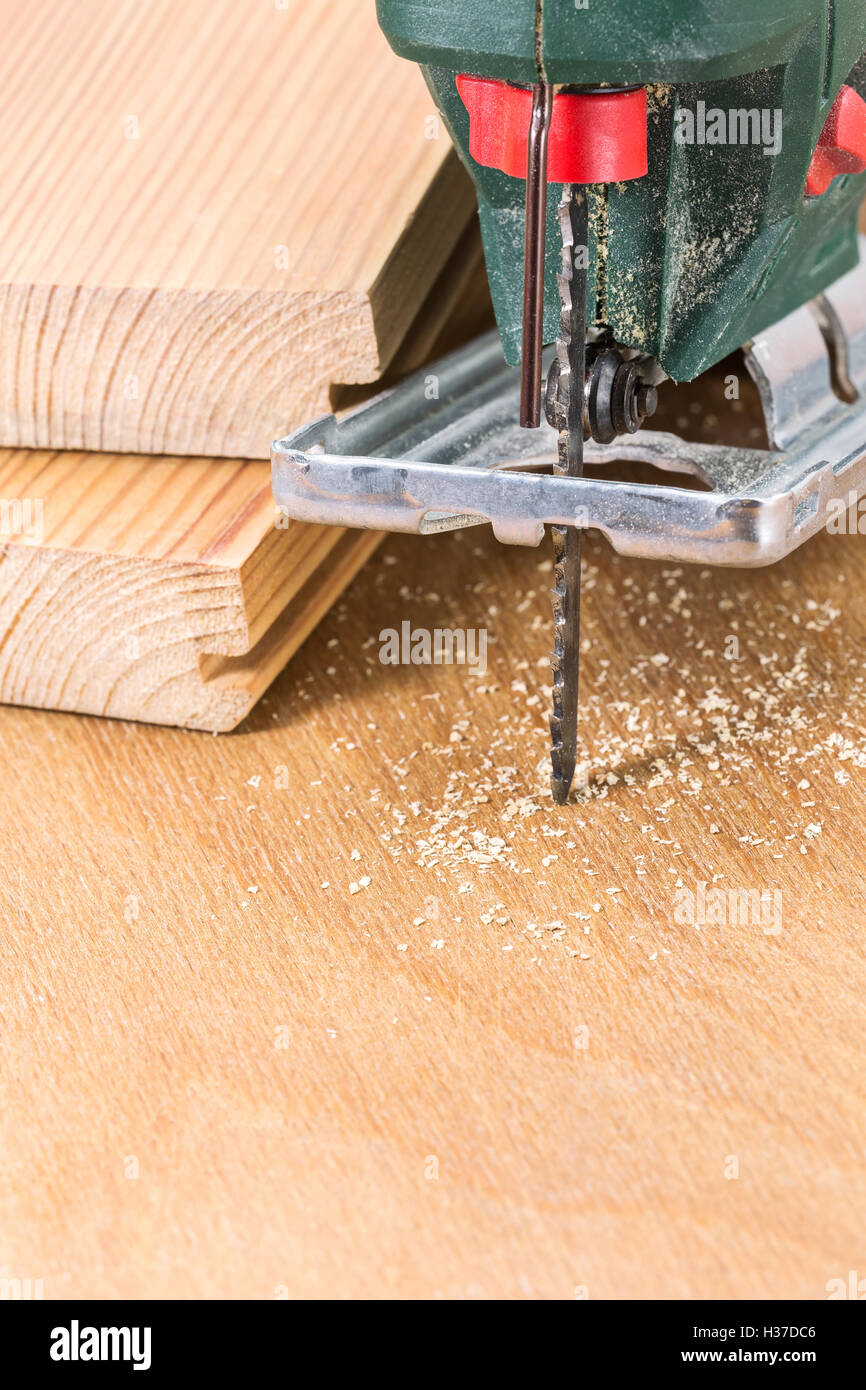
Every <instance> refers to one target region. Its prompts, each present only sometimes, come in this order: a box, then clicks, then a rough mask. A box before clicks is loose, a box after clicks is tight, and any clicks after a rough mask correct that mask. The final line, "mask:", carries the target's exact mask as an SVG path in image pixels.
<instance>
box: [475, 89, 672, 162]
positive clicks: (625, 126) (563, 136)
mask: <svg viewBox="0 0 866 1390" xmlns="http://www.w3.org/2000/svg"><path fill="white" fill-rule="evenodd" d="M457 90H458V91H459V93H460V96H461V98H462V100H463V105H464V106H465V107H466V110H467V111H468V112H469V121H470V137H469V153H470V154H471V155H472V158H473V159H474V160H476V161H477V162H478V163H479V164H483V165H484V166H485V168H488V169H501V170H502V172H503V173H504V174H510V175H511V176H512V177H513V178H518V179H525V178H526V142H527V138H528V135H529V122H530V117H531V114H532V92H531V90H530V89H529V88H527V87H514V86H512V85H511V83H509V82H499V81H497V80H495V79H494V78H490V77H472V76H470V75H468V74H467V73H463V74H461V75H460V76H459V77H458V78H457ZM646 122H647V105H646V89H645V88H643V87H635V88H631V89H629V90H626V91H611V92H607V91H605V90H604V89H603V88H601V89H598V90H596V91H593V92H567V91H566V92H557V93H556V94H555V96H554V98H553V117H552V121H551V126H550V135H549V137H548V155H547V182H548V183H570V184H587V183H619V182H622V181H624V180H626V179H640V178H643V176H644V174H645V173H646V172H647V130H646Z"/></svg>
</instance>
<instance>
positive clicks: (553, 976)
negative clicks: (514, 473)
mask: <svg viewBox="0 0 866 1390" xmlns="http://www.w3.org/2000/svg"><path fill="white" fill-rule="evenodd" d="M745 385H746V383H745V379H743V386H744V388H745ZM705 389H706V392H707V394H706V395H704V396H703V397H701V398H700V401H699V404H700V406H701V408H700V409H699V410H698V411H697V412H692V411H691V409H690V408H689V404H688V403H686V404H685V405H684V406H683V408H682V409H683V418H684V419H685V421H686V425H687V426H688V425H689V422H691V428H692V432H693V433H694V434H695V436H696V437H699V438H707V437H708V436H709V435H710V434H711V433H712V432H713V431H718V429H719V422H720V421H722V422H724V423H725V425H726V426H730V425H731V424H732V423H733V424H736V423H737V422H738V421H739V422H740V424H738V425H737V428H738V430H739V437H740V438H741V439H742V440H743V441H751V442H755V440H754V437H753V436H752V435H751V431H752V430H753V429H757V428H758V426H757V424H756V423H755V422H754V420H753V419H750V417H749V415H748V411H747V410H744V411H742V412H740V413H739V414H737V413H734V414H732V413H731V411H730V408H729V403H728V402H727V401H726V399H725V395H724V387H723V381H722V379H721V378H716V379H715V380H712V379H711V380H710V381H709V382H708V383H707V385H706V388H705ZM689 399H690V398H688V397H687V398H686V400H687V402H688V400H689ZM744 403H745V394H744ZM714 417H715V418H714ZM665 422H666V423H670V421H669V420H668V419H666V421H665ZM191 467H192V468H193V469H194V468H196V467H197V465H191ZM218 467H222V468H224V469H225V470H226V473H227V474H228V473H229V472H230V466H229V465H219V466H218ZM214 485H215V484H214ZM214 505H217V504H216V502H214ZM128 524H129V525H130V526H132V527H135V526H136V525H138V524H143V523H141V522H140V521H139V522H137V521H136V519H135V509H134V506H131V507H130V519H129V522H128ZM134 543H135V533H133V534H132V535H131V537H130V544H134ZM185 544H186V542H184V540H183V539H182V537H180V536H178V535H177V534H176V531H175V530H174V528H173V527H171V526H170V527H169V530H168V532H167V534H166V537H165V554H166V559H167V560H169V559H170V558H171V557H172V556H176V555H177V554H178V553H179V551H180V550H182V549H183V547H184V545H185ZM230 544H231V543H230V542H229V541H228V540H227V541H226V545H227V546H230ZM190 545H191V551H190V553H193V552H195V553H198V554H200V553H201V552H200V551H196V550H195V546H196V542H195V541H192V542H190ZM233 553H234V555H235V557H237V555H238V554H239V553H240V552H239V549H236V550H235V551H234V552H233ZM862 559H863V547H862V537H860V536H857V535H850V536H834V535H829V534H826V533H824V534H822V535H821V536H819V537H817V538H816V539H815V540H813V541H810V542H809V543H808V545H806V546H805V547H804V548H803V549H802V550H801V551H799V552H798V553H797V554H795V555H794V556H792V557H790V558H789V559H788V560H786V561H785V562H783V563H782V564H781V565H779V566H776V567H773V568H770V569H767V570H757V571H751V572H748V571H732V572H724V571H721V570H715V571H713V570H708V569H702V568H699V567H688V566H677V565H668V564H651V563H644V562H640V561H635V560H627V559H622V558H619V557H617V556H615V555H614V554H613V553H612V552H611V550H610V549H609V548H608V547H607V545H606V544H605V543H604V542H603V541H601V540H600V539H598V538H597V537H590V538H588V539H587V542H586V549H585V560H584V564H585V574H586V584H585V593H584V604H583V636H584V639H585V644H586V650H585V654H584V667H583V706H584V718H583V721H582V726H581V738H582V747H583V754H584V755H585V756H586V757H587V758H588V759H589V761H590V763H591V766H592V769H593V791H592V794H591V796H590V797H589V799H588V800H587V801H585V802H582V803H580V802H579V803H575V804H572V805H569V806H567V807H564V808H556V807H554V806H552V805H551V803H550V801H549V797H548V793H547V742H548V731H547V720H546V715H547V709H548V701H549V686H550V673H549V668H548V664H547V659H548V653H549V648H550V611H549V590H550V586H551V570H550V555H549V551H548V550H547V548H546V547H542V548H541V549H539V550H537V551H533V550H526V549H520V548H509V547H506V546H498V545H497V544H496V543H495V542H494V541H493V539H492V538H491V537H490V535H489V533H488V532H487V531H486V530H485V529H483V528H482V529H478V530H473V531H467V532H464V533H459V534H457V535H452V536H438V537H430V538H427V539H418V538H414V537H403V538H389V539H388V541H387V542H386V544H385V545H384V546H383V547H382V549H381V550H380V551H379V553H378V554H377V555H376V556H374V557H373V559H372V560H371V561H370V563H369V564H368V565H367V566H366V567H365V569H364V571H363V572H362V573H361V574H360V575H359V576H358V578H357V579H356V580H355V581H354V583H353V585H352V587H351V588H350V590H349V591H348V592H347V594H346V596H345V598H344V600H343V601H342V602H341V603H340V604H338V605H337V606H336V607H335V608H334V609H333V610H332V611H331V612H330V613H329V614H328V616H327V617H326V618H325V619H324V621H323V622H322V623H321V625H320V627H319V628H318V630H317V631H316V632H315V633H313V634H312V636H311V637H310V638H309V640H308V641H307V642H306V644H305V645H304V647H303V649H302V650H301V651H300V652H299V653H298V655H297V657H296V658H295V660H294V662H293V663H292V666H291V667H290V668H289V669H288V670H287V671H286V672H285V673H284V674H283V675H282V676H281V678H280V679H279V680H278V681H277V682H276V684H275V685H274V687H273V688H272V690H271V691H270V692H268V694H267V695H266V696H265V698H264V700H263V701H262V702H261V703H260V704H259V706H258V708H257V709H256V710H255V711H254V712H253V713H252V715H251V716H250V717H249V718H248V719H247V720H246V722H245V723H244V725H243V727H242V729H241V730H240V731H239V732H238V733H237V734H236V735H233V736H231V737H229V738H219V739H212V738H203V737H200V736H197V735H190V734H186V733H183V732H181V731H177V730H172V729H160V728H152V727H146V726H143V725H125V724H120V723H116V722H112V721H105V720H89V719H69V718H65V717H60V716H57V715H51V714H44V713H37V712H31V711H26V710H11V709H8V708H7V709H3V710H0V775H2V783H3V787H4V797H3V802H2V806H0V823H2V830H0V843H2V859H3V868H4V895H3V912H2V914H0V915H2V925H0V932H2V937H0V952H2V958H3V971H2V974H0V1017H2V1020H3V1055H4V1064H3V1067H2V1069H0V1088H2V1094H0V1230H2V1232H3V1247H2V1263H3V1264H4V1265H5V1266H6V1267H7V1269H8V1272H9V1274H10V1275H12V1276H15V1277H20V1278H25V1277H30V1278H41V1279H43V1281H44V1292H45V1296H46V1297H48V1298H50V1297H52V1296H56V1295H58V1294H60V1295H74V1296H84V1297H133V1296H144V1295H151V1296H160V1297H181V1298H190V1297H192V1298H196V1297H203V1296H210V1297H221V1298H238V1297H265V1298H269V1297H273V1296H274V1294H275V1292H276V1291H278V1290H280V1291H284V1292H288V1293H289V1294H290V1295H291V1296H298V1297H301V1296H328V1297H374V1296H394V1297H435V1296H437V1295H443V1296H445V1297H448V1298H472V1297H481V1296H485V1295H486V1296H488V1297H506V1298H523V1297H530V1298H531V1297H555V1298H571V1297H573V1296H574V1292H575V1290H576V1289H586V1290H588V1292H589V1295H590V1297H591V1298H605V1297H608V1298H621V1299H629V1298H657V1297H664V1296H667V1297H675V1298H678V1297H696V1298H736V1299H740V1298H749V1297H755V1298H775V1299H778V1298H788V1297H794V1298H807V1299H809V1298H816V1299H821V1298H825V1297H826V1296H827V1291H828V1290H827V1285H828V1281H830V1280H832V1279H836V1278H841V1279H843V1280H844V1279H846V1278H847V1271H848V1270H850V1269H858V1270H860V1271H861V1273H862V1271H863V1269H864V1257H863V1251H864V1245H866V1169H864V1164H863V1159H862V1155H863V1152H864V1149H866V1118H864V1117H866V1106H864V1067H863V1057H864V1053H866V1013H864V1009H863V1002H862V1001H863V998H864V993H866V941H864V932H863V930H862V923H863V894H864V888H866V878H864V869H863V829H862V827H863V824H864V820H866V718H864V708H866V673H864V654H866V572H864V567H863V563H862ZM861 600H863V601H861ZM403 621H409V622H411V624H412V625H413V627H416V628H418V627H425V628H428V629H429V628H432V627H437V626H448V627H451V628H453V627H463V628H473V629H485V630H486V631H487V633H488V637H489V645H488V657H489V670H488V673H487V674H486V676H483V677H482V676H479V675H475V676H473V675H472V674H470V672H469V671H467V669H466V668H464V667H456V666H452V667H436V668H431V667H417V666H400V667H390V666H383V665H382V664H381V663H380V661H379V659H378V653H379V634H380V632H381V631H382V630H383V629H386V628H399V627H400V624H401V623H402V622H403ZM34 630H35V629H34ZM731 638H736V639H737V644H736V647H735V646H734V644H732V642H731V641H730V639H731ZM737 648H738V650H737ZM701 883H705V884H706V885H707V886H708V888H712V887H721V888H723V889H725V890H726V891H730V890H732V889H733V890H746V891H755V890H757V891H759V892H763V893H766V894H768V895H769V898H768V901H769V902H770V907H771V913H772V909H773V907H774V899H773V894H776V893H779V894H780V895H781V896H780V899H779V900H778V902H779V908H780V918H781V921H780V926H781V930H780V931H779V933H778V935H776V934H773V933H772V932H771V933H767V932H765V931H764V929H763V926H762V925H761V924H755V923H754V922H752V921H751V920H749V919H748V918H747V919H746V920H744V921H742V922H740V921H737V920H733V919H732V920H728V921H726V922H725V923H719V922H716V923H713V922H712V921H705V922H703V923H701V922H700V921H694V922H688V921H684V920H682V915H681V914H680V915H679V916H678V912H679V906H680V900H679V899H678V896H677V895H678V893H679V892H680V890H681V889H688V890H689V891H690V892H692V893H693V894H696V893H697V891H698V885H700V884H701ZM353 885H354V887H353ZM559 924H561V925H559ZM769 924H770V925H771V926H772V925H773V919H772V915H771V916H770V918H769ZM735 1173H737V1174H738V1176H734V1174H735Z"/></svg>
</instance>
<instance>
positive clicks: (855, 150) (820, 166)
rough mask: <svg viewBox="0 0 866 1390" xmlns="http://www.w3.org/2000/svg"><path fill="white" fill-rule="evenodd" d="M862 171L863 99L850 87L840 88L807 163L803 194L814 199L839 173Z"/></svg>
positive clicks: (865, 154) (865, 139) (865, 161)
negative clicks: (807, 169) (809, 161)
mask: <svg viewBox="0 0 866 1390" xmlns="http://www.w3.org/2000/svg"><path fill="white" fill-rule="evenodd" d="M864 170H866V101H864V100H863V98H862V97H861V96H860V94H859V92H855V91H854V88H853V87H842V88H841V89H840V91H839V95H838V96H837V98H836V100H835V101H834V103H833V106H832V109H831V111H830V114H829V116H828V117H827V121H826V124H825V126H824V129H823V130H822V131H821V138H820V140H819V141H818V145H817V148H816V150H815V153H814V154H813V156H812V163H811V164H810V165H809V173H808V174H807V176H806V195H807V197H810V198H818V197H820V196H821V194H822V193H826V192H827V189H828V188H829V187H830V184H831V183H832V182H833V180H834V179H835V178H836V177H837V176H838V175H839V174H862V173H863V172H864Z"/></svg>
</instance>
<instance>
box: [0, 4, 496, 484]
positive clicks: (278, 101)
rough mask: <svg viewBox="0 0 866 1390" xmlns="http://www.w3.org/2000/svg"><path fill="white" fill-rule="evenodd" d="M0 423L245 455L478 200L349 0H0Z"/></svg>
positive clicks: (358, 366) (371, 352)
mask: <svg viewBox="0 0 866 1390" xmlns="http://www.w3.org/2000/svg"><path fill="white" fill-rule="evenodd" d="M0 19H2V22H3V33H4V42H3V45H2V49H0V442H2V443H4V444H6V445H10V446H14V445H17V446H24V447H33V448H50V449H70V450H82V449H86V450H106V451H120V452H132V453H149V454H170V455H178V454H189V455H202V456H204V455H211V456H215V457H232V458H235V457H236V458H264V457H266V456H267V450H268V447H269V444H270V441H271V439H272V438H274V437H276V436H278V435H281V434H284V433H285V432H286V431H287V430H288V428H289V427H290V426H292V425H296V424H298V423H300V422H303V420H305V419H307V418H309V417H311V416H314V415H316V414H319V413H321V412H322V411H323V410H327V408H328V400H329V391H330V388H331V386H332V385H333V384H341V385H343V384H352V383H362V382H372V381H374V380H376V378H378V377H379V376H380V375H381V373H382V372H383V371H384V370H385V368H386V367H387V366H388V364H389V363H390V361H391V360H392V358H393V356H394V354H395V352H396V350H397V348H398V346H399V344H400V343H401V341H402V340H403V339H404V338H405V335H406V333H407V331H408V329H409V327H410V325H411V323H412V322H413V320H414V318H415V316H416V315H417V313H418V311H419V309H420V307H421V304H422V302H423V301H424V299H425V297H426V295H427V293H428V291H429V290H430V289H431V287H432V286H433V285H434V283H435V281H436V278H437V276H438V275H439V273H440V272H441V270H442V268H443V266H444V265H445V263H446V261H447V259H448V256H449V255H450V253H451V251H452V250H453V248H454V247H455V246H456V244H457V242H458V240H459V238H460V235H461V233H462V232H463V230H464V228H465V227H466V226H467V224H468V223H469V221H470V219H471V217H472V213H473V210H474V198H473V193H472V189H471V184H470V181H469V179H468V177H467V176H466V174H465V173H464V172H463V170H462V168H461V167H460V166H459V164H458V162H457V160H456V156H454V154H453V152H451V151H450V147H449V142H448V139H447V135H445V134H444V132H443V133H442V134H441V138H434V139H428V138H426V137H427V135H428V134H429V133H433V132H435V125H434V126H432V127H430V126H428V120H429V118H430V117H431V116H432V115H433V114H434V112H433V105H432V102H431V98H430V96H429V93H428V92H427V89H426V87H425V85H424V82H423V80H422V78H421V76H420V74H419V73H418V71H417V70H416V69H415V67H414V65H412V64H410V63H405V62H401V61H400V60H399V59H397V58H396V57H395V56H394V55H393V54H392V53H391V51H390V49H389V48H388V45H387V44H386V42H385V40H384V38H383V37H382V36H381V34H380V32H379V30H378V27H377V24H376V16H375V6H374V5H373V4H372V3H371V4H358V3H357V0H331V3H329V4H328V5H322V4H320V3H318V0H290V3H289V4H287V5H285V6H282V7H277V6H275V5H274V4H272V3H262V0H151V2H150V3H149V4H147V5H141V4H139V3H138V0H76V4H75V5H64V6H63V7H62V22H61V18H60V15H59V13H58V8H57V5H56V4H55V3H54V0H33V3H31V4H28V5H26V6H21V5H19V4H15V3H13V0H0Z"/></svg>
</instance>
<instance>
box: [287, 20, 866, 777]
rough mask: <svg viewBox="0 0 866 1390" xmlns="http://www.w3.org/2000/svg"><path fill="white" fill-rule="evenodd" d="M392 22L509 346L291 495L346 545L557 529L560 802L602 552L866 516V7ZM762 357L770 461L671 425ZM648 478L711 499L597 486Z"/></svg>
mask: <svg viewBox="0 0 866 1390" xmlns="http://www.w3.org/2000/svg"><path fill="white" fill-rule="evenodd" d="M378 14H379V21H380V24H381V26H382V28H383V30H384V32H385V34H386V35H387V37H388V39H389V41H390V43H391V45H392V47H393V48H394V49H395V51H396V52H397V53H398V54H400V55H401V56H402V57H404V58H407V59H410V60H412V61H414V62H416V63H418V64H420V66H421V68H422V70H423V72H424V75H425V77H426V80H427V82H428V84H429V87H430V89H431V92H432V93H433V96H434V99H435V101H436V105H437V108H438V110H439V111H440V113H441V115H442V117H443V119H444V121H445V123H446V125H447V127H448V130H449V132H450V134H451V136H452V139H453V141H454V144H455V146H456V148H457V150H458V152H459V154H460V156H461V158H462V159H463V161H464V163H465V165H466V167H467V169H468V170H469V172H470V174H471V176H472V178H473V180H474V182H475V186H476V189H477V192H478V205H479V211H480V219H481V232H482V237H483V241H484V251H485V258H486V264H487V274H488V279H489V282H490V289H491V293H492V298H493V304H494V308H495V311H496V318H497V323H498V328H499V338H500V339H501V343H500V342H499V341H496V342H494V341H493V339H492V338H491V337H488V338H484V339H481V340H479V341H478V342H477V343H476V344H474V345H469V346H468V347H467V348H465V349H462V350H461V351H460V352H458V353H456V354H452V356H451V357H450V358H447V359H445V360H444V361H443V362H441V363H439V364H437V366H436V367H435V368H434V369H433V371H434V373H435V377H436V380H437V382H438V390H437V392H436V393H434V395H435V399H434V400H432V401H431V400H430V397H429V393H428V392H427V391H426V390H424V378H423V377H421V378H415V379H412V378H410V379H409V380H408V381H406V382H405V383H403V384H401V385H400V386H399V387H397V388H396V389H395V390H394V391H392V392H390V393H387V394H386V395H384V396H382V397H380V398H378V399H377V400H376V401H374V402H371V403H370V404H368V405H367V406H364V407H362V408H361V409H360V410H359V411H357V412H355V413H354V414H353V415H352V416H350V417H347V418H345V419H343V420H342V421H340V422H338V421H337V420H336V419H335V418H334V417H333V416H331V417H326V418H325V419H323V420H318V421H314V422H313V423H312V424H310V425H309V426H307V427H305V428H304V429H303V430H300V431H297V432H296V433H295V434H294V435H292V436H290V437H289V438H288V439H285V440H278V441H276V442H275V443H274V445H273V446H272V465H273V485H274V495H275V497H276V500H277V502H278V503H279V505H280V506H281V507H282V508H283V509H284V510H285V511H286V512H287V513H288V515H290V516H293V517H298V518H300V519H302V520H306V521H318V522H330V523H335V524H338V525H343V526H346V525H350V526H367V527H373V528H376V529H379V528H381V529H391V530H398V531H399V530H402V531H415V532H420V533H427V532H432V531H442V530H447V529H454V528H456V527H460V526H467V525H477V524H478V523H479V522H484V521H487V522H490V523H491V525H492V526H493V529H494V533H495V534H496V536H497V537H498V539H500V540H502V541H505V542H508V543H512V544H530V545H537V544H539V543H540V541H541V539H542V537H543V535H544V534H545V530H546V529H547V528H550V530H551V534H552V537H553V545H554V557H555V589H554V596H553V611H554V653H553V657H552V667H553V713H552V715H551V721H550V723H551V734H552V769H553V770H552V781H551V785H552V791H553V796H554V799H555V800H556V801H558V802H563V801H565V800H566V799H567V797H568V793H569V788H570V786H571V782H572V779H573V776H574V773H575V769H576V761H577V695H578V666H579V651H580V628H579V613H580V602H579V600H580V539H581V534H582V531H583V530H585V529H587V528H590V527H591V528H595V529H597V530H600V531H601V532H602V533H603V534H604V535H606V536H607V538H608V539H609V540H610V541H611V543H612V544H613V545H614V546H615V548H616V549H617V550H619V551H621V552H623V553H627V554H634V555H646V556H658V557H663V558H666V559H671V560H681V561H696V562H700V563H710V564H731V565H738V564H740V565H761V564H768V563H770V562H771V561H773V560H775V559H777V558H779V557H780V556H782V555H785V554H787V553H788V552H789V551H790V550H792V549H793V548H794V547H795V546H798V545H800V544H802V543H803V541H805V540H806V539H807V538H808V537H809V536H810V535H812V534H814V533H815V531H816V530H817V529H818V528H819V527H820V526H822V525H824V524H826V522H827V520H828V517H829V515H830V514H831V512H832V510H833V508H834V506H836V505H837V504H839V503H840V502H841V499H842V498H843V497H846V496H847V497H848V498H850V497H857V496H859V495H860V494H861V493H862V492H863V491H866V257H863V256H862V255H861V248H862V247H863V246H866V241H864V240H863V239H858V234H857V218H858V210H859V208H860V205H861V203H862V201H863V196H864V193H866V5H864V0H761V3H760V4H758V3H756V0H643V3H642V4H641V5H635V4H634V3H633V0H378ZM549 190H552V191H551V196H548V192H549ZM494 336H495V335H494ZM551 344H555V348H553V349H552V348H550V347H549V346H547V345H551ZM740 348H743V350H744V352H745V362H746V366H747V368H748V371H749V372H750V374H751V375H752V377H753V378H754V380H755V381H756V382H757V385H758V388H759V391H760V395H761V401H762V405H763V409H764V416H765V421H766V425H767V433H768V438H769V441H770V449H769V450H756V449H736V448H732V447H730V446H726V445H724V444H713V445H699V444H694V443H686V442H685V441H683V440H680V439H679V438H678V437H677V436H676V435H673V434H670V433H663V432H661V431H659V432H653V431H651V430H648V429H645V428H644V425H645V423H646V421H647V419H648V417H649V416H651V415H652V414H653V413H654V411H655V409H656V406H657V400H658V388H659V386H660V385H661V384H662V383H663V382H664V381H665V379H668V378H669V379H672V380H674V381H691V380H693V379H694V378H695V377H696V376H698V375H699V374H700V373H701V372H703V371H705V370H706V369H708V368H710V367H712V366H713V365H714V364H716V363H717V362H719V361H721V359H722V358H724V357H726V356H727V355H728V354H729V353H731V352H733V351H736V350H738V349H740ZM623 459H627V460H636V461H639V462H643V463H650V464H653V465H655V466H656V467H657V468H658V469H661V470H666V471H667V472H668V473H669V474H670V473H680V474H692V475H693V476H696V477H698V478H699V479H700V480H701V482H702V483H704V484H705V485H706V486H707V488H708V489H709V490H708V491H698V490H696V489H687V488H683V487H675V486H673V485H668V484H667V483H663V484H658V483H655V484H654V483H636V482H631V481H629V480H628V479H627V478H623V477H622V476H620V477H618V478H616V477H614V478H612V477H609V476H608V477H598V476H595V477H587V476H585V475H584V462H585V461H588V462H592V463H611V462H614V461H616V460H623ZM443 465H445V466H443Z"/></svg>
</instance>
